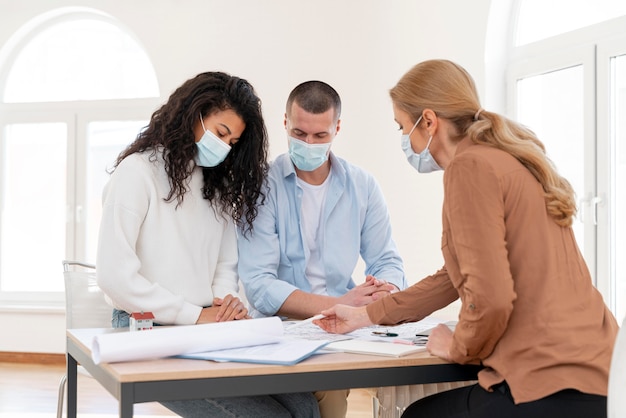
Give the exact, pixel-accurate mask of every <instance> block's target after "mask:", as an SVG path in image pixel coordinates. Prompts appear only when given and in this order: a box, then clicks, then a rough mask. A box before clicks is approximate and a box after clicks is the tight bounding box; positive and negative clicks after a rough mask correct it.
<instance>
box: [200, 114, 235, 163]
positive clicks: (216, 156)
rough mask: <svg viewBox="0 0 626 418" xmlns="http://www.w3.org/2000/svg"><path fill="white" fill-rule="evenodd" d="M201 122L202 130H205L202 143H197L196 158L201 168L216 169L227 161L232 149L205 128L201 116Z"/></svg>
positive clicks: (201, 139)
mask: <svg viewBox="0 0 626 418" xmlns="http://www.w3.org/2000/svg"><path fill="white" fill-rule="evenodd" d="M200 122H201V123H202V129H204V135H202V138H200V141H198V142H196V146H197V147H198V154H196V158H195V160H196V164H197V165H199V166H201V167H215V166H216V165H218V164H219V163H221V162H222V161H224V160H225V159H226V156H227V155H228V153H229V152H230V148H231V147H230V145H228V144H227V143H226V142H224V141H222V140H221V139H219V138H218V137H217V136H216V135H215V134H214V133H213V132H211V131H208V130H207V129H206V128H205V127H204V121H203V120H202V116H200Z"/></svg>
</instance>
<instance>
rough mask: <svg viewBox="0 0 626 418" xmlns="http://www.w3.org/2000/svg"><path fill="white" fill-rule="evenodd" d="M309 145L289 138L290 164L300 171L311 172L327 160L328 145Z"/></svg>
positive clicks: (328, 143)
mask: <svg viewBox="0 0 626 418" xmlns="http://www.w3.org/2000/svg"><path fill="white" fill-rule="evenodd" d="M331 143H332V142H327V143H325V144H309V143H306V142H304V141H301V140H299V139H296V138H293V137H291V136H290V137H289V157H290V158H291V162H293V164H294V165H295V166H296V167H298V169H300V170H302V171H313V170H315V169H316V168H319V167H320V166H321V165H322V164H324V162H326V160H328V150H330V144H331Z"/></svg>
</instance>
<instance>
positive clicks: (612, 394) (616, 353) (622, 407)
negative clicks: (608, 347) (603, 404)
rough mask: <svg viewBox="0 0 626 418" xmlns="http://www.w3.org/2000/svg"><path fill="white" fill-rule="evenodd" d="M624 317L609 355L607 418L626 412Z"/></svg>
mask: <svg viewBox="0 0 626 418" xmlns="http://www.w3.org/2000/svg"><path fill="white" fill-rule="evenodd" d="M625 326H626V318H624V320H623V322H622V327H621V328H620V329H619V332H618V333H617V340H616V341H615V347H614V348H613V356H612V357H611V369H610V371H609V394H608V397H607V409H608V411H607V412H608V414H607V415H608V418H617V417H623V416H624V415H625V414H626V397H625V396H624V395H625V394H626V330H625V329H624V327H625Z"/></svg>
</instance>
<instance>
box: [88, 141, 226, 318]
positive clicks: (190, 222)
mask: <svg viewBox="0 0 626 418" xmlns="http://www.w3.org/2000/svg"><path fill="white" fill-rule="evenodd" d="M202 185H203V176H202V169H201V168H200V167H196V168H195V169H194V171H193V173H192V175H191V178H190V179H189V183H188V192H187V193H185V195H184V200H183V202H182V203H181V204H180V205H179V206H178V207H176V204H177V201H176V199H174V200H173V201H170V202H166V201H165V200H164V198H165V197H167V195H168V193H169V190H170V187H171V186H170V184H169V181H168V177H167V174H166V173H165V168H164V162H163V159H162V156H161V154H160V153H159V154H157V158H156V161H151V159H150V152H146V153H141V154H133V155H130V156H128V157H127V158H125V159H124V160H123V161H122V162H121V163H120V165H119V166H118V167H117V168H116V170H115V171H114V172H113V174H112V175H111V178H110V180H109V182H108V184H107V185H106V186H105V188H104V192H103V208H102V221H101V225H100V233H99V243H98V255H97V261H96V268H97V269H96V275H97V277H98V284H99V285H100V287H101V288H102V289H103V290H104V292H105V294H106V295H107V297H108V300H109V302H110V303H111V304H112V305H113V306H114V307H116V308H118V309H121V310H124V311H127V312H138V311H144V312H152V313H153V314H154V315H155V321H156V322H157V323H161V324H165V325H188V324H194V323H195V322H196V321H197V319H198V317H199V315H200V311H201V310H202V307H205V306H211V305H212V303H213V298H214V297H220V298H223V297H224V296H226V295H227V294H229V293H230V294H232V295H233V296H238V294H237V291H238V285H237V282H238V275H237V241H236V233H235V226H234V224H233V223H232V220H231V218H230V217H228V216H227V217H224V216H222V215H221V214H216V213H215V211H214V210H213V207H212V206H211V204H210V203H209V201H208V200H206V199H204V198H203V197H202V191H201V189H202Z"/></svg>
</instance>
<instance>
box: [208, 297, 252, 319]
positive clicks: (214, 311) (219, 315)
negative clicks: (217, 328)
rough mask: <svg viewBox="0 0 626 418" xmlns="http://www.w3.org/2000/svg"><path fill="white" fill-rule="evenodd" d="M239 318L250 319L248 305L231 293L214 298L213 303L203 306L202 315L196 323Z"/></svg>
mask: <svg viewBox="0 0 626 418" xmlns="http://www.w3.org/2000/svg"><path fill="white" fill-rule="evenodd" d="M239 319H250V316H249V315H248V309H247V308H246V305H245V304H244V303H243V302H242V301H241V300H240V299H239V298H238V297H235V296H233V295H231V294H228V295H226V296H225V297H224V298H223V299H222V298H213V305H212V306H209V307H207V308H202V312H201V313H200V317H199V318H198V321H197V322H196V324H203V323H207V322H224V321H235V320H239Z"/></svg>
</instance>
